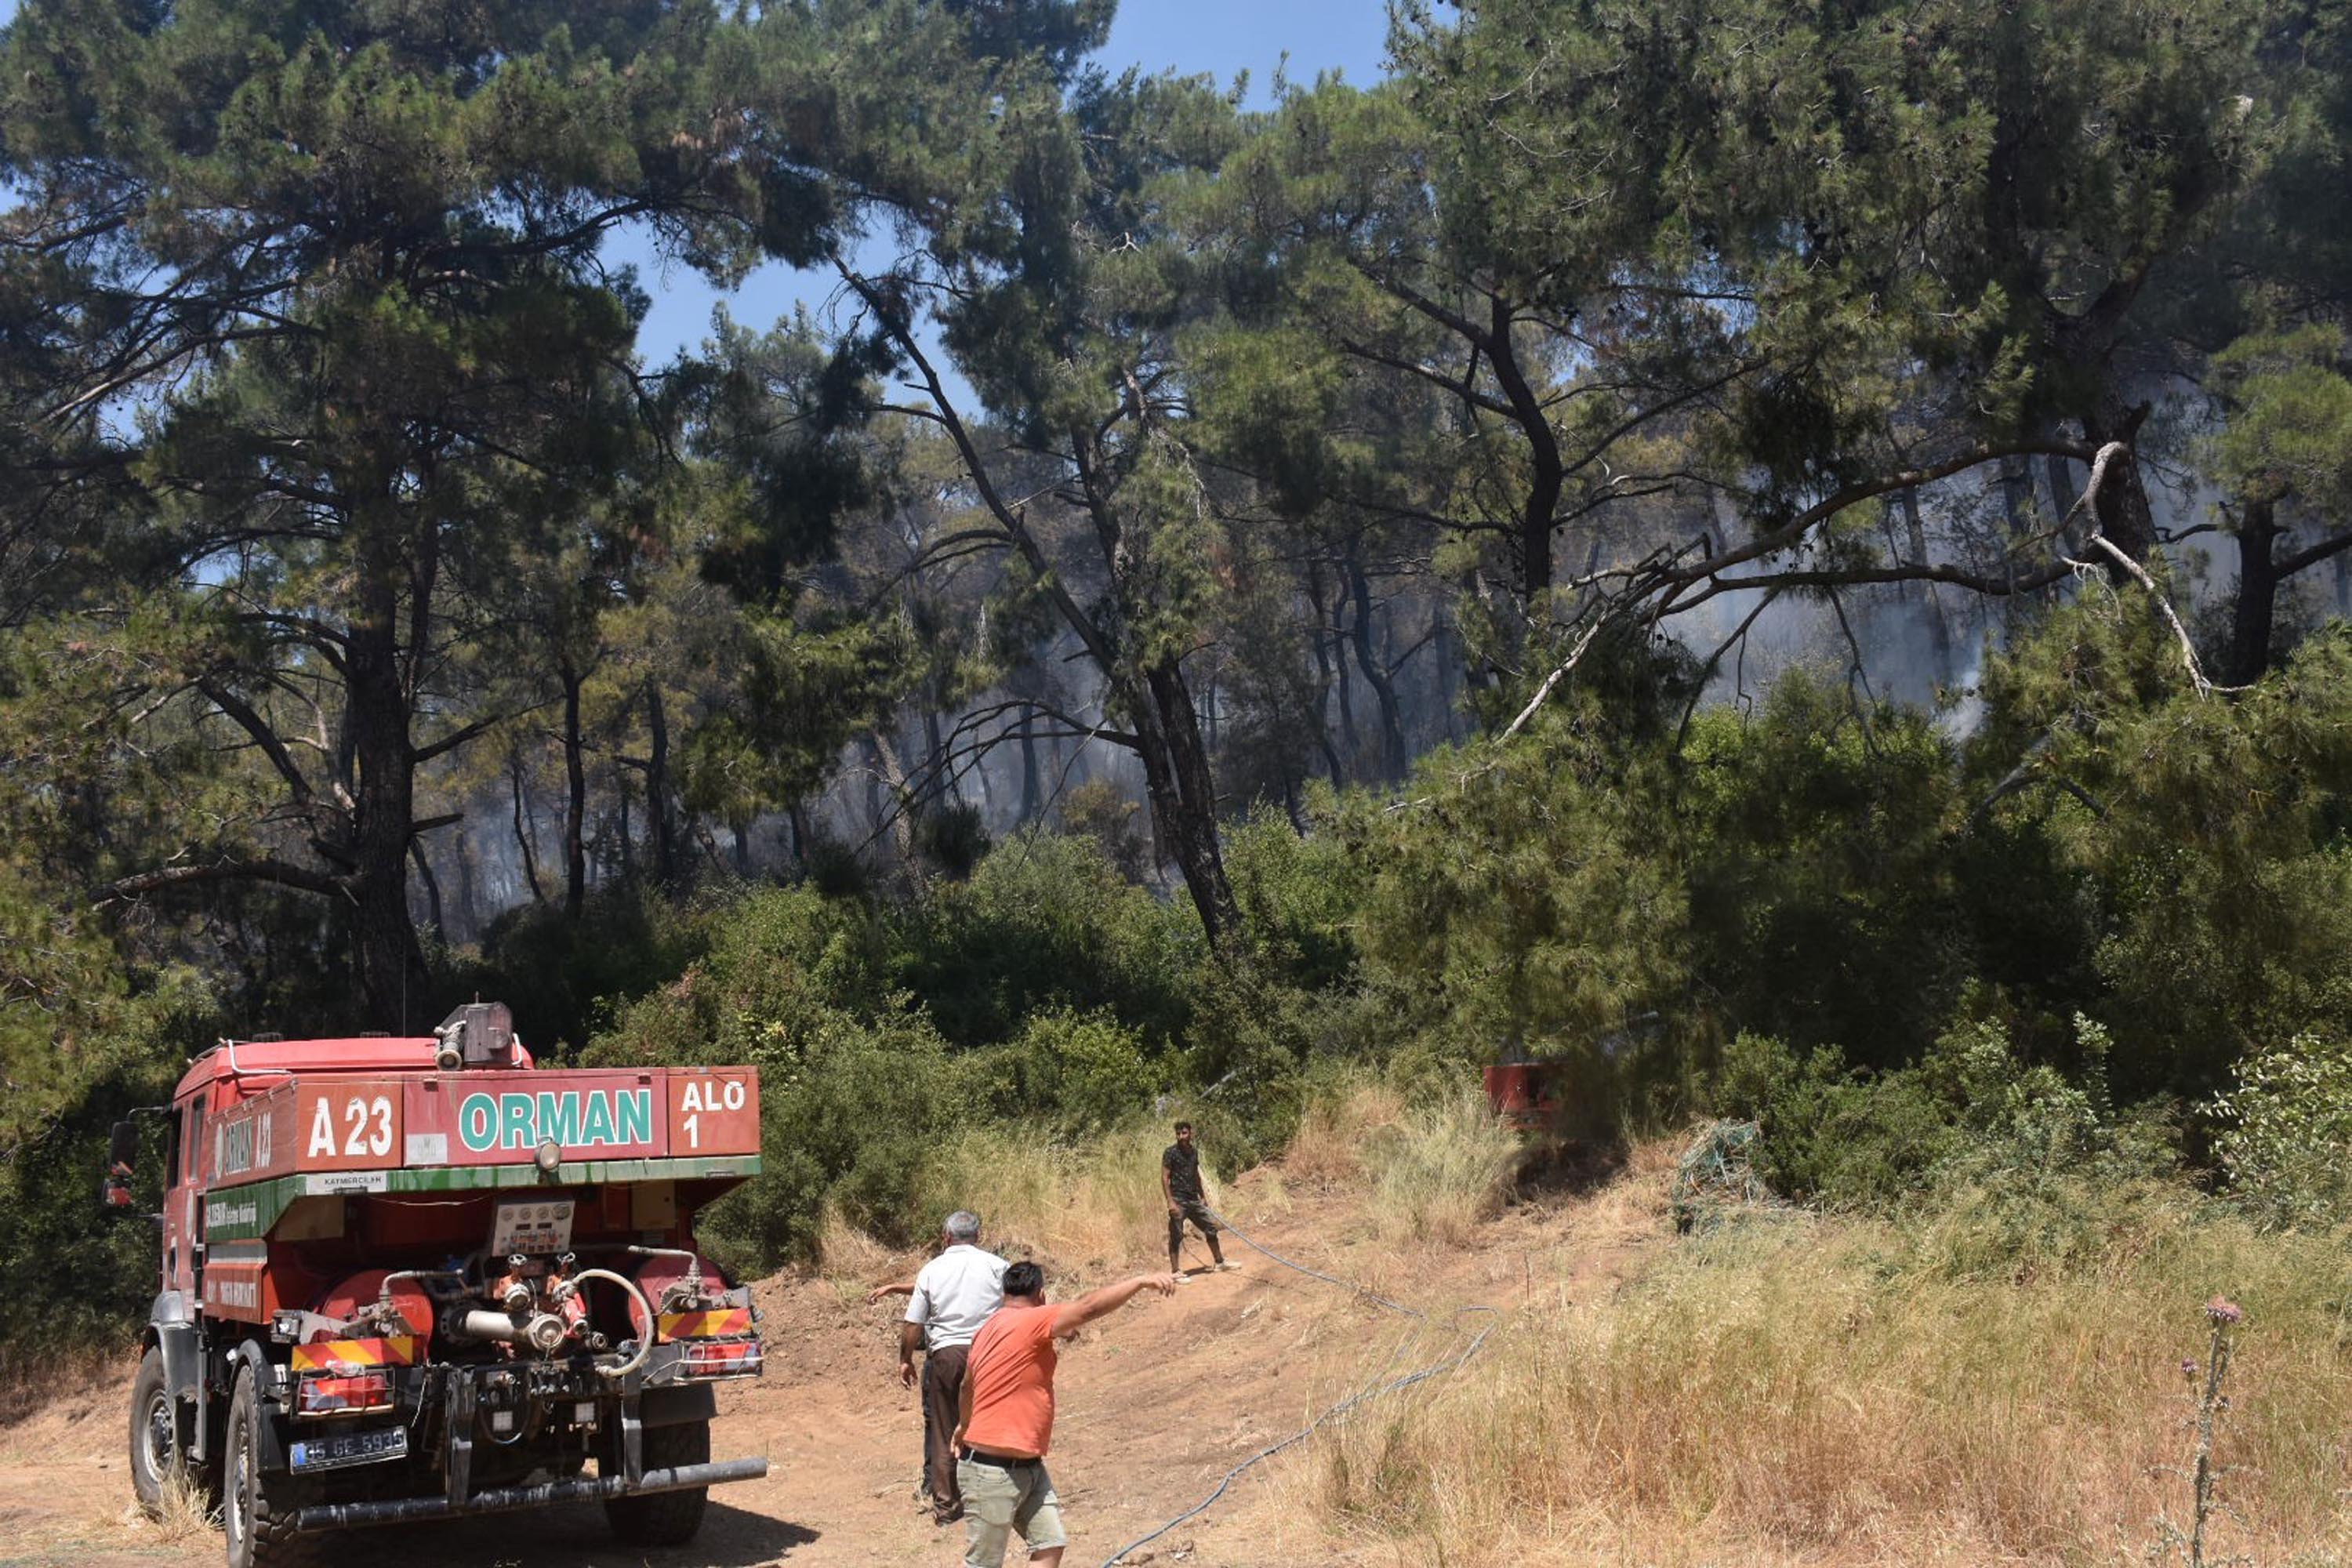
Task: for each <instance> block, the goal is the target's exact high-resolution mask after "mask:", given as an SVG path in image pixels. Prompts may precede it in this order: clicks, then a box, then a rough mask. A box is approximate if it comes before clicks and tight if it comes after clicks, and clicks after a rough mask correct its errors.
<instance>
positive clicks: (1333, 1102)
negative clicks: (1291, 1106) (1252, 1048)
mask: <svg viewBox="0 0 2352 1568" xmlns="http://www.w3.org/2000/svg"><path fill="white" fill-rule="evenodd" d="M1405 1118H1406V1112H1405V1103H1404V1097H1403V1096H1402V1095H1401V1094H1399V1093H1397V1091H1396V1090H1394V1089H1391V1088H1390V1087H1389V1086H1388V1085H1387V1084H1386V1083H1385V1082H1383V1081H1381V1079H1379V1078H1376V1077H1374V1076H1372V1075H1370V1074H1369V1073H1366V1074H1361V1075H1355V1076H1350V1077H1347V1078H1341V1079H1334V1080H1332V1081H1330V1082H1328V1083H1326V1084H1323V1085H1320V1086H1318V1090H1317V1092H1315V1093H1313V1094H1311V1095H1309V1096H1308V1098H1307V1104H1306V1106H1305V1107H1304V1108H1303V1110H1301V1111H1300V1113H1299V1118H1298V1131H1297V1134H1296V1135H1294V1136H1293V1137H1292V1139H1291V1141H1290V1147H1289V1148H1288V1149H1286V1150H1285V1151H1284V1152H1283V1155H1282V1161H1281V1168H1282V1173H1283V1175H1284V1177H1285V1178H1286V1180H1288V1181H1292V1182H1299V1183H1307V1184H1316V1183H1320V1184H1327V1185H1346V1184H1354V1183H1357V1182H1360V1181H1362V1180H1364V1179H1365V1177H1366V1176H1367V1175H1368V1174H1369V1171H1368V1170H1367V1168H1366V1165H1365V1163H1364V1160H1365V1152H1366V1150H1367V1148H1368V1147H1369V1145H1370V1143H1371V1142H1372V1141H1373V1140H1375V1139H1376V1138H1379V1137H1381V1136H1382V1135H1383V1134H1386V1133H1391V1132H1393V1131H1396V1130H1397V1129H1398V1128H1400V1127H1402V1125H1403V1124H1404V1121H1405Z"/></svg>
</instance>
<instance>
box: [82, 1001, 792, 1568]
mask: <svg viewBox="0 0 2352 1568" xmlns="http://www.w3.org/2000/svg"><path fill="white" fill-rule="evenodd" d="M160 1113H161V1114H163V1116H165V1117H166V1118H167V1126H168V1130H169V1131H168V1134H167V1136H166V1138H165V1140H164V1144H165V1150H166V1153H165V1159H166V1161H167V1163H168V1164H167V1169H166V1171H165V1173H164V1183H163V1212H162V1214H161V1215H156V1216H152V1217H153V1218H155V1219H156V1220H158V1221H159V1222H160V1230H161V1245H160V1252H161V1263H162V1269H161V1279H160V1288H159V1289H158V1291H157V1294H156V1297H155V1304H154V1310H153V1311H152V1314H151V1321H150V1322H149V1324H148V1326H147V1329H146V1332H145V1336H144V1338H145V1353H144V1355H143V1357H142V1360H141V1362H140V1365H139V1373H138V1378H137V1381H136V1382H135V1384H133V1386H132V1392H131V1478H132V1483H133V1486H134V1487H135V1489H136V1490H137V1492H138V1496H139V1500H140V1501H141V1503H142V1504H143V1505H144V1506H146V1507H147V1508H148V1509H149V1510H160V1509H162V1508H163V1506H164V1505H165V1500H166V1496H167V1494H168V1493H169V1492H170V1491H171V1490H172V1489H173V1488H175V1487H186V1488H190V1489H194V1490H196V1491H198V1492H199V1493H209V1494H211V1495H215V1496H217V1498H218V1500H219V1503H220V1511H221V1517H222V1520H223V1523H224V1526H225V1529H226V1535H227V1538H228V1558H229V1562H230V1563H231V1564H232V1568H248V1565H254V1564H264V1563H280V1562H285V1561H289V1560H290V1559H291V1558H292V1557H294V1556H295V1555H297V1554H299V1553H300V1552H301V1551H302V1549H303V1548H304V1546H305V1545H306V1544H307V1543H308V1542H310V1540H312V1539H313V1538H315V1537H316V1536H317V1535H318V1534H319V1533H320V1532H322V1531H334V1530H340V1529H347V1528H350V1527H352V1526H356V1525H369V1524H379V1523H387V1522H394V1521H407V1520H423V1519H438V1518H444V1517H447V1516H450V1515H456V1514H467V1513H490V1512H497V1511H501V1510H511V1509H520V1508H530V1507H535V1506H538V1505H540V1504H542V1503H553V1502H561V1501H567V1500H588V1499H594V1500H598V1501H600V1502H602V1503H603V1504H604V1510H605V1513H606V1515H607V1517H608V1518H609V1520H610V1521H611V1523H612V1527H613V1529H614V1531H615V1532H616V1533H617V1534H618V1535H619V1536H620V1537H621V1539H622V1540H624V1541H625V1542H631V1543H634V1544H643V1545H656V1544H673V1543H676V1542H683V1541H685V1540H687V1539H688V1538H689V1537H690V1536H692V1535H693V1534H694V1532H695V1531H696V1530H697V1529H698V1527H699V1525H700V1523H701V1519H702V1512H703V1508H704V1503H705V1500H706V1498H707V1496H708V1492H709V1488H710V1487H712V1486H714V1485H717V1484H719V1483H721V1482H726V1481H737V1480H748V1479H754V1478H756V1477H759V1476H762V1475H765V1474H766V1473H767V1461H766V1460H765V1459H761V1458H739V1459H731V1460H726V1461H723V1462H718V1463H714V1462H712V1460H711V1458H710V1420H711V1417H712V1415H713V1414H714V1413H715V1411H716V1408H717V1402H716V1395H715V1391H714V1385H715V1384H719V1383H721V1382H725V1381H727V1380H730V1379H735V1378H749V1377H756V1376H758V1375H759V1374H760V1372H761V1346H760V1340H759V1336H758V1333H757V1331H756V1322H757V1314H756V1313H755V1312H754V1311H753V1310H752V1307H751V1297H750V1294H749V1292H748V1291H747V1290H745V1289H743V1288H741V1287H740V1286H732V1285H730V1283H729V1282H728V1281H727V1280H726V1279H724V1278H722V1277H721V1275H720V1273H719V1269H718V1268H715V1267H714V1266H713V1265H712V1263H711V1261H710V1260H709V1258H706V1257H704V1256H703V1255H702V1253H701V1252H700V1250H699V1249H698V1247H697V1246H696V1244H695V1240H694V1217H695V1215H696V1213H697V1212H698V1210H700V1209H701V1208H703V1207H704V1206H705V1205H708V1204H709V1203H710V1202H711V1201H712V1200H713V1199H715V1198H717V1197H718V1196H719V1195H720V1194H723V1193H725V1192H727V1191H729V1190H730V1188H733V1187H735V1186H737V1185H739V1184H741V1183H742V1182H743V1181H745V1180H746V1179H747V1178H749V1177H751V1176H752V1175H755V1174H757V1173H758V1172H759V1169H760V1081H759V1075H758V1073H757V1071H756V1070H755V1069H753V1068H646V1069H580V1070H572V1069H562V1070H541V1069H540V1068H537V1066H536V1065H535V1063H534V1062H533V1060H532V1058H531V1056H530V1052H529V1051H527V1050H526V1049H525V1048H524V1047H523V1045H522V1043H521V1041H520V1040H518V1039H517V1038H516V1037H515V1035H514V1030H513V1027H512V1025H511V1021H510V1019H509V1015H508V1012H507V1010H506V1009H505V1008H504V1007H502V1006H500V1005H497V1004H495V1003H489V1004H483V1003H477V1004H474V1005H468V1006H466V1007H461V1008H459V1009H458V1010H457V1012H456V1013H454V1014H452V1015H451V1016H450V1017H449V1019H448V1021H447V1022H446V1023H445V1024H443V1025H442V1026H440V1027H439V1028H438V1029H436V1030H435V1031H434V1032H433V1033H432V1034H430V1035H425V1036H419V1037H413V1038H384V1037H362V1038H355V1039H315V1040H289V1041H277V1040H271V1041H223V1042H222V1043H221V1044H220V1045H219V1046H217V1047H215V1048H214V1049H212V1050H211V1051H209V1052H207V1053H205V1055H204V1056H203V1057H201V1058H198V1059H197V1060H196V1062H195V1064H194V1066H193V1067H191V1068H189V1069H188V1072H187V1075H186V1076H185V1077H184V1078H183V1079H181V1081H180V1085H179V1088H178V1089H177V1090H176V1091H175V1092H174V1094H173V1099H172V1103H171V1105H170V1106H169V1107H168V1108H163V1110H161V1112H160ZM143 1142H144V1140H143V1137H142V1126H141V1124H140V1122H139V1121H135V1120H134V1121H127V1122H123V1123H121V1124H120V1125H118V1126H117V1127H116V1128H115V1130H114V1139H113V1150H112V1168H111V1170H110V1173H109V1174H108V1177H107V1182H106V1199H107V1202H108V1203H109V1204H110V1205H112V1206H113V1207H115V1208H116V1209H117V1210H118V1211H122V1210H127V1209H128V1208H130V1207H131V1202H132V1200H131V1178H132V1176H133V1174H134V1173H135V1164H136V1162H137V1160H138V1158H139V1153H140V1150H141V1149H142V1143H143Z"/></svg>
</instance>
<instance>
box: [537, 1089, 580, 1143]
mask: <svg viewBox="0 0 2352 1568" xmlns="http://www.w3.org/2000/svg"><path fill="white" fill-rule="evenodd" d="M539 1135H540V1136H541V1138H552V1139H554V1140H555V1142H556V1144H557V1146H558V1147H560V1148H564V1149H569V1148H571V1147H572V1145H573V1144H575V1143H577V1142H580V1096H579V1095H578V1094H577V1093H576V1092H575V1093H572V1094H555V1093H552V1092H551V1091H549V1090H547V1089H541V1090H540V1092H539Z"/></svg>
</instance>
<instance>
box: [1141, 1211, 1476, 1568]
mask: <svg viewBox="0 0 2352 1568" xmlns="http://www.w3.org/2000/svg"><path fill="white" fill-rule="evenodd" d="M1204 1206H1205V1205H1204ZM1209 1217H1210V1218H1211V1219H1213V1220H1214V1221H1216V1223H1217V1227H1218V1228H1219V1229H1220V1230H1223V1231H1227V1232H1229V1233H1231V1234H1232V1236H1233V1237H1234V1239H1235V1240H1237V1241H1239V1242H1240V1243H1241V1244H1242V1245H1243V1246H1244V1247H1248V1248H1249V1249H1250V1250H1251V1251H1252V1252H1255V1253H1257V1254H1258V1255H1260V1256H1261V1257H1264V1258H1271V1259H1273V1260H1274V1261H1275V1262H1276V1263H1279V1264H1281V1265H1282V1266H1283V1267H1284V1268H1288V1269H1291V1270H1293V1271H1294V1272H1296V1273H1299V1274H1304V1275H1306V1276H1307V1278H1308V1279H1320V1280H1322V1281H1323V1282H1324V1283H1325V1284H1327V1285H1336V1286H1338V1287H1339V1289H1342V1290H1348V1291H1351V1292H1353V1293H1354V1294H1356V1295H1358V1296H1360V1297H1362V1298H1363V1299H1364V1300H1368V1301H1370V1302H1371V1303H1372V1304H1373V1305H1374V1306H1377V1307H1381V1308H1382V1309H1384V1310H1388V1311H1391V1312H1395V1313H1397V1314H1399V1315H1400V1316H1402V1317H1405V1318H1408V1319H1411V1320H1412V1321H1414V1322H1416V1323H1421V1324H1427V1323H1428V1321H1429V1314H1428V1313H1426V1312H1423V1311H1419V1310H1415V1309H1414V1308H1412V1307H1408V1306H1406V1305H1404V1304H1403V1303H1402V1302H1401V1301H1392V1300H1389V1298H1387V1297H1386V1296H1383V1295H1381V1294H1380V1293H1379V1292H1377V1291H1374V1290H1370V1289H1365V1288H1364V1287H1363V1286H1361V1285H1356V1284H1351V1283H1349V1281H1348V1280H1345V1279H1338V1278H1336V1277H1334V1276H1332V1275H1329V1274H1326V1273H1324V1272H1322V1271H1321V1270H1320V1269H1316V1268H1307V1265H1305V1264H1303V1263H1294V1262H1293V1261H1291V1260H1290V1259H1289V1258H1285V1257H1283V1256H1282V1254H1280V1253H1278V1252H1276V1251H1274V1250H1273V1249H1272V1248H1270V1247H1265V1246H1262V1245H1261V1244H1260V1243H1259V1242H1258V1241H1257V1240H1256V1239H1255V1237H1252V1236H1251V1235H1250V1234H1249V1232H1247V1231H1245V1230H1244V1229H1242V1228H1241V1226H1237V1225H1235V1224H1234V1222H1233V1221H1231V1220H1229V1219H1227V1218H1226V1217H1225V1216H1224V1215H1221V1214H1219V1213H1217V1211H1216V1210H1214V1209H1210V1210H1209ZM1472 1313H1481V1314H1484V1315H1486V1316H1487V1317H1490V1318H1495V1319H1497V1320H1499V1319H1500V1317H1501V1315H1502V1314H1501V1311H1500V1310H1499V1309H1497V1308H1494V1307H1459V1308H1456V1309H1455V1310H1454V1312H1453V1313H1452V1314H1451V1315H1450V1320H1449V1321H1459V1320H1461V1319H1462V1318H1465V1317H1466V1316H1469V1315H1470V1314H1472ZM1495 1328H1496V1324H1495V1323H1492V1322H1490V1323H1488V1324H1487V1325H1486V1327H1485V1328H1483V1329H1480V1330H1479V1331H1478V1333H1477V1337H1476V1338H1475V1339H1473V1340H1472V1341H1471V1342H1469V1343H1468V1344H1466V1345H1465V1346H1463V1347H1462V1349H1461V1351H1460V1352H1457V1353H1455V1354H1454V1355H1451V1356H1448V1357H1446V1358H1445V1359H1444V1360H1443V1361H1439V1362H1435V1363H1432V1364H1430V1365H1428V1366H1425V1367H1423V1368H1422V1369H1421V1370H1420V1371H1418V1372H1411V1373H1405V1374H1403V1375H1402V1376H1401V1377H1390V1376H1389V1375H1388V1369H1387V1368H1386V1367H1383V1368H1382V1369H1381V1375H1380V1376H1379V1377H1377V1378H1375V1379H1374V1380H1373V1381H1372V1382H1371V1383H1370V1384H1366V1385H1365V1386H1364V1387H1362V1388H1360V1389H1358V1390H1357V1391H1356V1392H1355V1393H1353V1394H1349V1395H1348V1397H1346V1398H1345V1399H1342V1400H1340V1401H1339V1403H1338V1404H1336V1405H1332V1406H1331V1407H1330V1408H1329V1409H1328V1410H1326V1411H1324V1412H1323V1414H1321V1415H1318V1416H1317V1417H1315V1419H1314V1420H1312V1421H1310V1422H1308V1423H1307V1425H1306V1426H1302V1427H1300V1428H1299V1429H1298V1430H1297V1431H1296V1432H1293V1433H1292V1434H1291V1435H1290V1436H1287V1437H1285V1438H1283V1439H1282V1440H1281V1441H1280V1442H1277V1443H1269V1444H1267V1445H1266V1446H1265V1447H1263V1448H1260V1449H1259V1450H1258V1451H1257V1452H1256V1453H1255V1454H1252V1455H1251V1456H1250V1457H1249V1458H1246V1459H1244V1460H1243V1461H1242V1462H1241V1463H1240V1464H1238V1465H1235V1466H1234V1468H1232V1469H1230V1470H1227V1471H1226V1472H1225V1473H1224V1475H1223V1478H1222V1479H1219V1480H1218V1482H1217V1484H1216V1487H1215V1488H1214V1489H1213V1490H1212V1491H1211V1492H1210V1493H1209V1495H1208V1496H1207V1497H1204V1498H1202V1500H1200V1501H1199V1502H1197V1503H1194V1504H1193V1505H1192V1507H1191V1508H1188V1509H1186V1510H1184V1511H1183V1512H1182V1513H1180V1514H1178V1515H1177V1516H1176V1517H1175V1518H1173V1519H1171V1520H1170V1521H1168V1522H1167V1523H1165V1524H1163V1525H1161V1526H1160V1527H1159V1528H1158V1529H1157V1530H1154V1531H1151V1532H1150V1534H1149V1535H1141V1536H1138V1537H1137V1538H1136V1539H1135V1540H1133V1541H1130V1542H1128V1543H1127V1544H1126V1545H1125V1546H1122V1547H1120V1548H1119V1549H1118V1551H1117V1552H1112V1553H1111V1554H1110V1555H1109V1556H1108V1557H1107V1558H1105V1559H1103V1564H1102V1568H1118V1564H1119V1563H1122V1562H1125V1561H1126V1560H1127V1558H1128V1557H1129V1554H1131V1553H1133V1552H1138V1551H1140V1550H1141V1549H1142V1548H1144V1547H1146V1546H1149V1545H1150V1544H1151V1542H1155V1541H1157V1540H1159V1539H1160V1537H1161V1536H1163V1535H1165V1534H1167V1533H1168V1532H1169V1531H1171V1530H1174V1529H1175V1528H1176V1527H1177V1526H1178V1525H1181V1524H1182V1523H1184V1522H1185V1521H1188V1520H1192V1519H1197V1518H1199V1517H1200V1516H1201V1515H1202V1514H1203V1513H1206V1512H1207V1511H1208V1510H1209V1509H1210V1508H1211V1507H1212V1506H1213V1505H1214V1504H1215V1502H1216V1500H1218V1499H1219V1498H1221V1497H1223V1496H1224V1495H1225V1489H1227V1488H1229V1487H1231V1486H1232V1485H1233V1484H1234V1481H1235V1480H1237V1479H1240V1478H1241V1476H1242V1474H1243V1473H1244V1471H1246V1470H1248V1469H1250V1468H1252V1467H1253V1466H1255V1465H1257V1464H1260V1463H1262V1462H1263V1461H1265V1460H1267V1459H1270V1458H1274V1457H1275V1456H1276V1454H1279V1453H1281V1452H1282V1451H1283V1450H1284V1449H1286V1448H1290V1447H1296V1446H1297V1445H1298V1444H1300V1443H1303V1442H1305V1441H1306V1440H1307V1438H1309V1437H1311V1436H1314V1435H1315V1434H1316V1433H1317V1432H1318V1431H1320V1430H1321V1429H1322V1428H1323V1427H1324V1426H1327V1425H1328V1424H1329V1423H1331V1422H1333V1421H1338V1420H1340V1419H1342V1418H1344V1417H1345V1416H1347V1415H1350V1414H1352V1413H1353V1412H1354V1411H1355V1409H1356V1408H1357V1407H1358V1406H1359V1405H1364V1404H1367V1403H1369V1402H1370V1401H1371V1400H1374V1399H1378V1398H1380V1397H1381V1395H1382V1394H1396V1393H1400V1392H1402V1390H1404V1389H1408V1388H1411V1387H1412V1386H1413V1385H1414V1384H1418V1383H1424V1382H1427V1381H1428V1380H1429V1379H1431V1378H1433V1377H1443V1376H1444V1374H1445V1373H1449V1372H1452V1371H1453V1370H1454V1368H1456V1367H1458V1366H1460V1365H1461V1364H1462V1363H1464V1362H1466V1361H1468V1360H1469V1359H1470V1358H1471V1357H1472V1356H1474V1355H1476V1354H1477V1353H1478V1350H1479V1347H1480V1346H1482V1345H1484V1344H1485V1343H1486V1338H1487V1336H1488V1335H1490V1334H1492V1333H1493V1332H1494V1331H1495ZM1409 1338H1410V1336H1408V1340H1409ZM1403 1349H1404V1345H1403V1343H1400V1344H1399V1345H1398V1347H1397V1350H1396V1352H1393V1353H1391V1356H1390V1358H1389V1365H1391V1366H1393V1365H1394V1364H1396V1357H1397V1355H1399V1354H1402V1352H1403Z"/></svg>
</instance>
